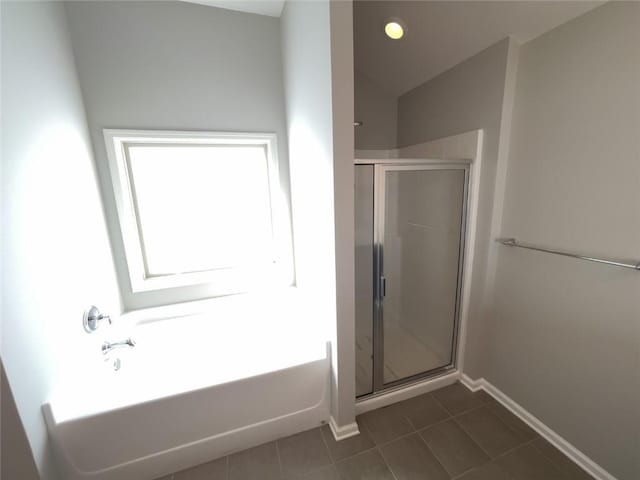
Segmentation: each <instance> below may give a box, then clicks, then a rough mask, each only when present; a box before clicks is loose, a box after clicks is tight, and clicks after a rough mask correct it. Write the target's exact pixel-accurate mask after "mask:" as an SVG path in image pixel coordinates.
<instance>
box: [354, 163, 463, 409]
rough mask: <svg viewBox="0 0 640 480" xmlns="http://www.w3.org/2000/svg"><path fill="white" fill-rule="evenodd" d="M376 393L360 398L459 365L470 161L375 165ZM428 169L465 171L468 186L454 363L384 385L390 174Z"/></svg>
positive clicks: (456, 316) (374, 313) (380, 392)
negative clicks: (387, 186)
mask: <svg viewBox="0 0 640 480" xmlns="http://www.w3.org/2000/svg"><path fill="white" fill-rule="evenodd" d="M373 167H374V170H373V175H374V177H373V212H374V218H373V263H374V266H373V272H374V281H373V283H374V291H373V391H372V393H370V394H368V395H363V396H362V397H359V398H368V397H372V396H375V395H379V394H382V393H386V392H388V391H389V390H393V389H397V388H400V387H403V386H405V385H407V384H411V383H415V382H418V381H420V380H424V379H425V378H428V377H433V376H436V375H439V374H441V373H444V372H447V371H449V370H451V369H453V368H455V365H456V358H457V353H458V352H457V346H458V336H459V330H460V310H461V299H462V285H463V273H464V272H463V265H464V256H465V255H464V254H465V239H466V231H467V212H468V202H469V171H470V162H467V161H460V162H442V161H438V162H434V161H419V160H410V161H407V162H406V163H405V162H404V161H403V162H402V163H401V162H397V163H377V162H376V163H374V165H373ZM425 170H432V171H433V170H463V171H464V187H463V200H462V212H461V228H460V248H459V253H458V275H457V285H456V304H455V313H454V325H453V337H452V340H451V341H452V345H451V361H450V362H449V363H448V364H447V365H445V366H442V367H438V368H436V369H432V370H426V371H424V372H421V373H418V374H416V375H412V376H410V377H405V378H402V379H399V380H396V381H394V382H389V383H384V308H383V307H384V293H385V292H384V290H385V287H386V285H385V279H384V228H385V214H386V209H385V207H386V173H387V172H390V171H425Z"/></svg>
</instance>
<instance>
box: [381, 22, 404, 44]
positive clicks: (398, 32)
mask: <svg viewBox="0 0 640 480" xmlns="http://www.w3.org/2000/svg"><path fill="white" fill-rule="evenodd" d="M405 30H406V27H405V25H404V23H403V22H402V21H401V20H399V19H397V18H390V19H389V20H387V22H386V23H385V24H384V33H386V34H387V37H389V38H391V39H392V40H400V39H401V38H402V37H403V36H404V33H405Z"/></svg>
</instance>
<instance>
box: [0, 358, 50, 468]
mask: <svg viewBox="0 0 640 480" xmlns="http://www.w3.org/2000/svg"><path fill="white" fill-rule="evenodd" d="M0 374H1V376H2V379H1V383H0V395H1V396H2V398H1V399H0V405H1V406H2V412H1V413H0V416H1V418H2V422H1V427H2V430H1V431H0V438H2V439H3V440H4V441H3V442H1V443H0V450H1V452H0V466H1V470H0V478H5V479H7V480H11V479H20V480H40V477H39V476H38V471H37V469H36V465H35V463H34V462H33V455H32V454H31V448H30V447H29V442H28V441H27V435H26V434H25V433H24V428H22V423H21V422H20V417H18V410H17V409H16V402H15V401H14V399H13V394H12V393H11V388H10V387H9V382H7V377H6V375H5V373H4V365H2V364H1V363H0Z"/></svg>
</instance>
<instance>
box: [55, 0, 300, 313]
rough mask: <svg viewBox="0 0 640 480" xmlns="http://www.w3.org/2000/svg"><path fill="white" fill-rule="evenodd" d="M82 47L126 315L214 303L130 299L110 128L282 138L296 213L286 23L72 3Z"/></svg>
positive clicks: (179, 294)
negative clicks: (283, 40)
mask: <svg viewBox="0 0 640 480" xmlns="http://www.w3.org/2000/svg"><path fill="white" fill-rule="evenodd" d="M66 10H67V15H68V17H69V27H70V32H71V40H72V44H73V50H74V54H75V57H76V63H77V66H78V74H79V77H80V83H81V85H82V91H83V94H84V98H85V104H86V108H87V117H88V120H89V125H90V128H91V136H92V140H93V144H94V148H95V152H96V160H97V163H98V168H99V172H100V177H101V180H102V188H103V197H104V199H105V207H106V212H107V219H108V222H109V226H110V229H109V230H110V234H111V243H112V246H113V250H114V253H115V259H116V268H117V272H118V278H119V280H120V284H121V285H122V293H123V301H124V305H125V308H126V309H136V308H142V307H145V306H151V305H153V304H163V303H164V304H169V303H176V302H178V301H188V300H195V299H198V298H204V297H208V296H211V295H210V292H211V287H210V286H207V285H201V286H199V287H197V288H194V287H191V288H189V289H185V288H176V289H169V290H163V291H160V292H158V291H156V292H139V293H136V294H135V295H132V294H131V293H130V288H129V278H128V274H127V271H126V265H125V262H124V251H123V244H122V238H121V236H120V233H119V227H118V225H119V224H118V219H117V214H116V208H115V202H114V198H113V193H112V187H111V184H110V175H109V169H108V165H107V158H106V152H105V144H104V137H103V133H102V129H103V128H133V129H160V130H201V131H231V132H275V133H276V134H277V136H278V157H279V160H280V166H281V168H280V169H279V172H280V180H281V181H280V183H281V186H282V195H281V197H282V201H283V203H284V204H285V205H284V209H285V210H288V209H289V198H290V195H289V176H288V171H289V168H288V152H287V150H288V149H287V136H286V135H287V134H286V128H285V110H284V90H283V83H282V62H281V55H280V31H279V19H278V18H274V17H268V16H264V15H255V14H250V13H242V12H235V11H231V10H224V9H220V8H214V7H208V6H204V5H194V4H190V3H186V2H145V1H142V2H100V1H97V2H68V3H67V5H66Z"/></svg>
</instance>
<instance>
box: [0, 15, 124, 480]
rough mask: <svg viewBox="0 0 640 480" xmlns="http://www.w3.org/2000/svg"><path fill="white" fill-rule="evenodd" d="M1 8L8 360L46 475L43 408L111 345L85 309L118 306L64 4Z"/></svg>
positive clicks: (49, 469) (50, 470) (50, 472)
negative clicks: (104, 343)
mask: <svg viewBox="0 0 640 480" xmlns="http://www.w3.org/2000/svg"><path fill="white" fill-rule="evenodd" d="M1 9H2V15H1V16H2V164H3V170H4V171H3V179H2V206H3V239H2V240H3V246H2V260H3V268H2V285H3V287H2V341H1V342H2V343H1V348H2V362H3V365H4V368H5V371H6V375H7V379H8V382H9V384H10V385H11V389H12V391H13V396H14V399H15V403H16V406H17V410H18V413H19V415H20V420H21V421H22V424H23V426H24V430H25V432H26V434H27V438H28V440H29V444H30V446H31V450H32V452H33V456H34V459H35V463H36V466H37V468H38V471H39V474H40V477H41V478H42V480H49V479H55V478H57V475H56V472H55V468H54V467H53V465H52V463H51V456H50V454H49V451H48V441H47V432H46V428H45V424H44V421H43V418H42V415H41V410H40V407H41V404H42V403H43V402H44V400H45V399H46V398H47V397H48V395H49V394H50V392H51V390H52V388H53V387H54V386H55V385H56V384H57V383H58V382H59V381H60V380H62V379H67V378H73V377H74V376H75V375H76V374H78V372H79V371H80V370H81V367H82V365H84V364H86V363H87V362H86V359H87V358H88V355H95V357H94V358H98V357H99V356H100V355H101V354H100V353H99V352H100V341H101V340H104V338H97V336H95V338H94V337H89V336H88V335H87V334H86V333H85V332H84V330H83V329H82V314H83V311H84V309H85V308H86V307H87V306H89V305H91V304H92V303H93V304H95V305H98V306H100V308H102V309H103V311H105V312H114V311H118V310H119V309H120V305H119V298H118V293H117V288H116V283H115V274H114V271H113V264H112V260H111V253H110V250H109V243H108V241H107V236H106V235H107V233H106V228H105V222H104V217H103V214H102V205H101V202H100V198H99V194H98V189H97V181H96V176H95V171H94V161H93V156H92V154H91V147H90V142H89V135H88V131H87V125H86V121H85V113H84V107H83V104H82V98H81V95H80V88H79V86H78V80H77V77H76V71H75V67H74V62H73V55H72V51H71V45H70V41H69V37H68V33H67V25H66V19H65V14H64V7H63V5H62V4H61V3H57V2H15V3H13V2H2V6H1ZM3 441H5V442H6V441H11V440H10V439H3ZM25 476H26V473H25Z"/></svg>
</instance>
